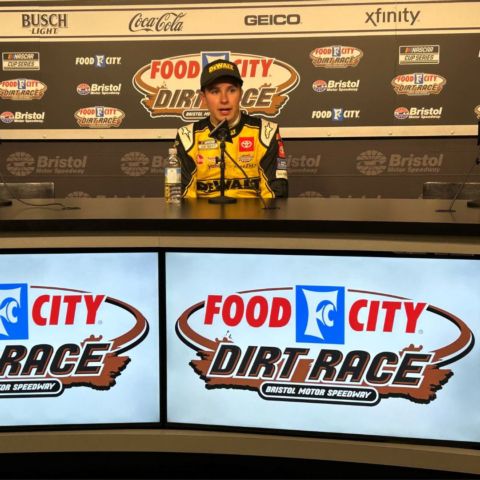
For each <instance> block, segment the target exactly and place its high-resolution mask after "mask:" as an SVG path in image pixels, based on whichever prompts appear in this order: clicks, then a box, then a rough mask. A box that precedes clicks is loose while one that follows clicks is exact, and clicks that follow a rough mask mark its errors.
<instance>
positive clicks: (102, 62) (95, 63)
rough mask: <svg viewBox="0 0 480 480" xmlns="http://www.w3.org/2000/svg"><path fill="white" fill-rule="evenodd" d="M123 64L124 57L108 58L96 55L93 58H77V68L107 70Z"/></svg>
mask: <svg viewBox="0 0 480 480" xmlns="http://www.w3.org/2000/svg"><path fill="white" fill-rule="evenodd" d="M121 64H122V57H107V56H106V55H104V54H103V53H102V54H95V55H93V56H91V57H75V66H76V67H79V66H80V67H95V68H105V67H111V66H114V65H116V66H118V65H121Z"/></svg>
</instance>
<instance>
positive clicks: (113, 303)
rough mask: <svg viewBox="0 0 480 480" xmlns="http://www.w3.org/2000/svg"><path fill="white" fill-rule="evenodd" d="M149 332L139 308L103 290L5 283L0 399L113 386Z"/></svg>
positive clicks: (0, 290) (1, 289)
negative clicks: (75, 388) (78, 388)
mask: <svg viewBox="0 0 480 480" xmlns="http://www.w3.org/2000/svg"><path fill="white" fill-rule="evenodd" d="M132 321H133V322H132ZM148 330H149V325H148V322H147V320H146V318H145V317H144V316H143V315H142V314H141V313H140V312H139V311H138V310H137V309H136V308H135V307H133V306H132V305H129V304H128V303H126V302H125V301H123V300H120V299H116V298H112V297H109V296H107V295H105V294H103V293H102V294H99V293H92V292H87V291H83V290H76V289H71V288H63V287H48V286H38V285H29V284H27V283H12V284H0V342H2V343H3V345H2V355H1V357H0V398H8V397H37V396H42V397H45V396H58V395H61V394H63V393H64V391H65V389H66V388H71V387H89V388H93V389H95V390H109V389H110V388H112V387H113V386H114V385H115V383H116V380H115V379H116V377H118V376H119V375H120V374H121V372H122V371H123V370H124V369H125V368H126V367H127V365H128V363H129V362H130V361H131V358H130V357H129V356H127V355H125V353H126V352H127V351H128V350H130V349H132V348H134V347H135V346H136V345H138V344H139V343H141V342H142V341H143V340H144V339H145V337H146V336H147V334H148ZM62 337H63V338H66V339H67V341H65V343H62V342H63V340H59V338H62ZM48 338H50V339H51V340H50V341H48ZM35 339H37V342H35Z"/></svg>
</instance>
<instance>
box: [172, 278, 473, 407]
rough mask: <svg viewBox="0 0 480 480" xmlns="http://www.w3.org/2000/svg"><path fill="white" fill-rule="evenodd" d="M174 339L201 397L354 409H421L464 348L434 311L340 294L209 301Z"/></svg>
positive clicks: (469, 343)
mask: <svg viewBox="0 0 480 480" xmlns="http://www.w3.org/2000/svg"><path fill="white" fill-rule="evenodd" d="M175 330H176V333H177V336H178V337H179V338H180V340H181V341H182V342H183V343H184V344H185V345H186V346H188V347H189V348H191V349H192V350H194V351H195V352H196V356H197V357H199V358H197V359H193V360H191V361H190V362H189V365H190V366H191V367H192V369H193V370H194V372H195V373H196V374H197V375H198V376H199V377H200V379H201V380H203V381H204V382H205V387H206V388H207V389H219V388H220V389H243V390H251V391H255V392H257V394H258V395H260V397H261V398H263V399H264V400H276V401H297V402H318V403H336V404H347V405H363V406H374V405H377V404H378V403H379V402H380V401H382V400H384V399H388V398H403V399H407V400H410V401H412V402H415V403H422V404H427V403H430V402H431V401H433V400H435V398H436V397H437V393H436V392H437V391H438V390H440V389H442V387H443V386H444V385H445V384H446V383H447V382H448V380H449V379H450V378H451V377H452V375H453V370H452V369H451V368H450V367H449V366H450V365H452V364H454V363H455V362H456V361H458V360H460V359H461V358H462V357H464V356H465V355H467V354H468V353H469V352H470V350H471V349H472V348H473V345H474V336H473V333H472V331H471V330H470V328H469V327H468V326H467V324H466V323H465V322H464V321H463V320H461V319H460V318H458V317H457V316H456V315H454V314H453V313H450V312H448V311H446V310H444V309H443V308H441V307H437V306H434V305H431V304H429V303H428V302H425V301H422V300H414V299H409V298H405V297H403V296H400V295H397V294H387V293H380V292H371V291H365V290H358V289H352V288H347V287H345V286H319V285H295V286H293V287H278V288H266V289H261V290H245V291H241V292H236V293H231V294H226V295H221V294H216V293H212V294H210V295H208V296H207V298H205V299H204V300H202V301H200V302H198V303H196V304H194V305H192V306H191V307H189V308H187V309H186V310H185V311H184V312H183V313H182V314H181V316H180V317H179V318H178V320H177V322H176V325H175ZM267 339H268V340H267ZM447 366H448V368H447Z"/></svg>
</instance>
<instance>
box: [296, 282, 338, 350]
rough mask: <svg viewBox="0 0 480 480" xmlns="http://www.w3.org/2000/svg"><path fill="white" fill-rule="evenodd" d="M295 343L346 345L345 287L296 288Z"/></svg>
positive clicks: (298, 286) (300, 286)
mask: <svg viewBox="0 0 480 480" xmlns="http://www.w3.org/2000/svg"><path fill="white" fill-rule="evenodd" d="M296 316H297V322H296V329H297V335H296V341H297V342H300V343H330V344H344V343H345V322H344V318H345V289H344V288H343V287H321V286H303V285H297V287H296Z"/></svg>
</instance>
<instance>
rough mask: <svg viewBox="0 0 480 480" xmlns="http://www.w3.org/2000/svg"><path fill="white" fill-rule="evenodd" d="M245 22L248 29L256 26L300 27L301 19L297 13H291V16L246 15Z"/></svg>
mask: <svg viewBox="0 0 480 480" xmlns="http://www.w3.org/2000/svg"><path fill="white" fill-rule="evenodd" d="M244 22H245V25H247V26H248V27H252V26H255V25H299V24H300V23H301V19H300V15H298V14H297V13H291V14H290V15H284V14H277V15H246V16H245V17H244Z"/></svg>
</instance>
